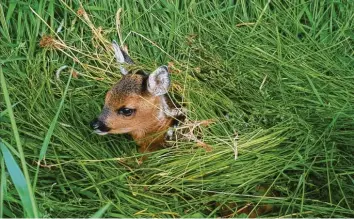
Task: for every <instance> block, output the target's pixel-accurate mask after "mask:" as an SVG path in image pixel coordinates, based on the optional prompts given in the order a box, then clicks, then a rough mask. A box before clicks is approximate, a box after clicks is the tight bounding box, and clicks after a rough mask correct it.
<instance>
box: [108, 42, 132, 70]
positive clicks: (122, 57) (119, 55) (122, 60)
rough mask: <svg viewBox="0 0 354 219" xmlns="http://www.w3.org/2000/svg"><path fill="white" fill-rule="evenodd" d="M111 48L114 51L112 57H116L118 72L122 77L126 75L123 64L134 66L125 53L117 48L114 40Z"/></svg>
mask: <svg viewBox="0 0 354 219" xmlns="http://www.w3.org/2000/svg"><path fill="white" fill-rule="evenodd" d="M112 47H113V50H114V56H115V57H116V59H117V62H118V64H119V65H120V66H119V68H120V72H121V73H122V74H123V75H126V74H128V70H127V69H125V68H124V67H123V64H134V62H133V60H132V59H131V58H130V57H129V56H128V54H127V53H126V52H124V50H123V49H121V48H120V47H119V46H118V44H117V42H116V41H115V40H113V42H112Z"/></svg>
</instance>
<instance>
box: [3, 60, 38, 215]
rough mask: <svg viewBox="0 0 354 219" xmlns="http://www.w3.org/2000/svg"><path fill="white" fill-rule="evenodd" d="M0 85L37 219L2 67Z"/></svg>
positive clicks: (34, 202)
mask: <svg viewBox="0 0 354 219" xmlns="http://www.w3.org/2000/svg"><path fill="white" fill-rule="evenodd" d="M0 85H1V89H2V92H3V95H4V99H5V103H6V108H7V110H8V114H9V117H10V121H11V127H12V131H13V134H14V137H15V140H16V146H17V150H18V153H19V154H20V160H21V166H22V170H23V174H24V178H25V181H26V184H25V185H26V187H27V189H26V190H27V194H28V195H29V198H30V204H31V208H32V212H33V215H32V217H38V211H37V205H36V201H35V198H34V194H33V192H32V188H31V181H30V178H29V174H28V170H27V166H26V165H27V164H26V160H25V154H24V153H23V148H22V143H21V140H20V135H19V133H18V129H17V125H16V121H15V116H14V113H13V111H12V105H11V101H10V96H9V92H8V90H7V86H6V82H5V77H4V73H3V71H2V67H1V66H0ZM6 149H7V148H6ZM14 183H15V182H14Z"/></svg>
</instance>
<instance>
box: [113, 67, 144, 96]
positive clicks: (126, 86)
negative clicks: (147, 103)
mask: <svg viewBox="0 0 354 219" xmlns="http://www.w3.org/2000/svg"><path fill="white" fill-rule="evenodd" d="M147 79H148V76H147V75H145V74H144V73H140V72H139V73H135V74H127V75H124V76H123V77H122V79H121V80H120V81H119V82H118V83H117V84H115V85H114V86H113V87H112V89H111V92H112V94H113V95H119V96H126V95H132V94H138V95H143V94H144V93H145V92H146V90H147V88H146V85H147V84H146V82H147Z"/></svg>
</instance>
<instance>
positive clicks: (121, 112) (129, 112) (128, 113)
mask: <svg viewBox="0 0 354 219" xmlns="http://www.w3.org/2000/svg"><path fill="white" fill-rule="evenodd" d="M134 112H135V109H129V108H126V107H122V108H120V109H118V111H117V113H118V114H119V115H123V116H131V115H132V114H133V113H134Z"/></svg>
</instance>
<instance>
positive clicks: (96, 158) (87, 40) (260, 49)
mask: <svg viewBox="0 0 354 219" xmlns="http://www.w3.org/2000/svg"><path fill="white" fill-rule="evenodd" d="M0 6H1V8H0V23H1V27H0V32H1V38H0V49H1V51H2V52H1V54H0V64H1V68H2V72H3V75H4V78H2V83H1V85H2V86H1V91H0V92H1V93H0V96H1V97H2V98H0V109H1V112H0V127H1V129H0V137H1V143H0V144H1V147H6V148H8V150H7V151H9V152H10V153H11V156H13V157H14V158H15V160H16V161H17V163H18V165H19V164H22V168H21V171H22V172H23V174H24V176H25V181H26V182H27V183H28V184H31V185H30V186H29V187H28V188H29V189H28V193H27V195H28V197H27V198H30V197H34V198H35V199H34V200H33V203H32V204H35V205H36V206H37V208H38V209H37V210H34V211H35V213H36V214H38V215H40V216H44V217H88V216H92V215H93V216H95V215H99V216H105V217H217V216H222V217H236V216H245V215H244V214H242V208H243V207H244V206H245V205H247V204H248V205H249V206H250V208H251V209H254V211H253V212H256V207H259V206H272V211H269V212H266V213H264V214H262V215H261V216H262V217H352V216H353V215H354V214H353V209H354V206H353V204H352V203H354V200H353V197H354V184H353V182H354V181H353V172H354V165H353V160H354V149H353V147H352V146H353V143H354V142H353V141H354V139H353V137H352V136H354V119H353V118H354V117H353V115H354V108H353V102H354V101H353V100H354V93H353V90H354V85H353V84H354V83H353V82H354V76H353V75H352V72H353V70H354V69H353V66H354V65H353V64H354V59H353V40H354V38H353V34H354V33H353V29H354V27H353V24H354V22H353V19H354V18H353V14H354V13H353V12H354V5H353V3H352V2H350V1H308V2H306V1H253V2H249V1H243V0H240V1H224V2H216V1H214V2H211V1H198V2H195V1H154V2H143V1H139V2H135V3H133V2H130V1H125V2H113V1H98V2H95V3H92V2H81V3H79V2H70V3H66V2H64V1H29V2H15V1H2V2H1V3H0ZM120 8H121V9H122V11H120V12H119V13H117V11H118V10H119V9H120ZM117 24H118V27H117ZM113 39H117V40H121V41H122V42H124V44H126V45H128V47H129V53H130V55H131V56H132V57H133V58H134V59H135V61H136V62H137V63H138V65H139V66H142V67H143V68H144V69H147V70H152V69H154V68H155V67H157V66H159V65H161V64H167V63H169V65H170V67H171V68H172V70H173V73H172V81H173V86H172V88H171V95H180V96H181V97H182V102H183V103H185V104H186V105H187V108H188V111H189V113H188V117H189V119H190V120H207V119H214V120H215V122H214V123H213V124H211V125H210V126H209V127H208V128H202V133H203V135H202V136H203V139H202V140H203V142H204V143H205V144H207V145H209V146H210V147H211V148H212V150H211V151H206V150H205V148H203V147H200V146H197V145H195V144H193V143H191V142H177V144H176V146H175V147H173V148H167V149H164V150H160V151H157V152H155V153H152V154H151V155H150V157H149V159H148V160H147V161H146V162H144V163H143V164H142V165H138V164H137V162H136V161H137V160H138V159H139V158H140V156H141V155H140V154H138V153H137V152H136V148H135V144H134V143H133V142H131V140H129V139H128V138H126V137H124V136H119V135H115V136H104V137H102V136H96V135H94V134H92V132H91V130H90V129H89V127H88V123H89V121H90V120H91V119H93V118H94V117H95V116H96V115H97V114H98V113H99V111H100V109H101V107H102V105H103V100H104V95H105V92H106V91H107V90H108V89H109V87H110V86H111V85H112V84H114V83H115V82H116V81H117V80H119V78H120V74H119V71H118V66H117V65H116V64H115V61H114V59H113V52H112V51H111V49H110V42H111V40H113ZM63 66H68V67H63ZM58 69H61V70H62V71H60V72H58ZM56 73H57V75H56ZM71 76H72V77H71ZM4 84H6V88H7V89H5V88H4ZM5 99H6V101H5ZM5 102H6V104H5ZM12 111H13V116H12ZM14 124H15V125H14ZM17 133H18V134H17ZM6 154H9V153H6ZM4 156H5V154H3V153H2V154H1V156H0V158H1V159H0V164H1V166H0V167H1V183H0V187H1V188H0V189H1V195H0V204H1V205H2V206H1V208H0V209H1V211H0V213H1V214H2V215H0V216H4V217H23V216H31V215H28V213H26V212H28V211H26V208H29V207H28V206H26V205H24V204H23V203H22V202H21V199H20V196H19V194H18V193H17V191H16V189H15V187H16V183H18V182H14V181H13V180H14V178H11V176H9V174H10V175H11V172H10V171H8V169H6V165H7V163H6V158H7V157H5V159H4ZM235 158H236V159H235ZM4 160H5V161H4ZM19 166H20V165H19ZM249 216H251V214H250V215H249Z"/></svg>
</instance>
